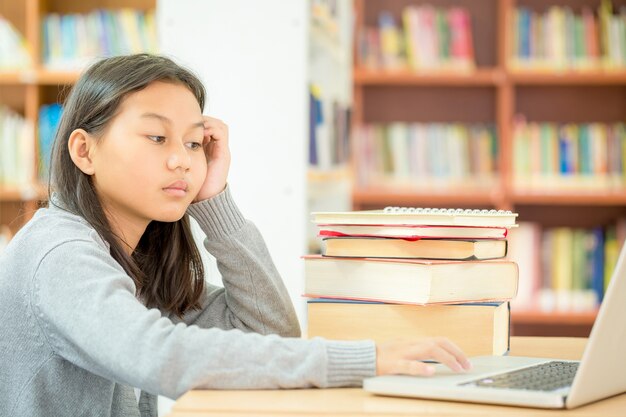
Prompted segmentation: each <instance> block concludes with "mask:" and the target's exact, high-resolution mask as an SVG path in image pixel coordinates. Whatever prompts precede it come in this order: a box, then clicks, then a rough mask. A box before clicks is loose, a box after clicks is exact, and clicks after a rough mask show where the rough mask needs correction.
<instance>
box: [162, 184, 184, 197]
mask: <svg viewBox="0 0 626 417" xmlns="http://www.w3.org/2000/svg"><path fill="white" fill-rule="evenodd" d="M187 187H188V186H187V182H186V181H183V180H178V181H174V182H173V183H171V184H170V185H168V186H167V187H165V188H163V191H165V193H166V194H169V195H171V196H173V197H184V196H185V195H187Z"/></svg>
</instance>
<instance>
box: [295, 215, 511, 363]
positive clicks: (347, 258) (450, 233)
mask: <svg viewBox="0 0 626 417" xmlns="http://www.w3.org/2000/svg"><path fill="white" fill-rule="evenodd" d="M516 217H517V214H515V213H511V212H509V211H496V210H461V209H456V210H455V209H412V208H410V209H406V208H397V207H388V208H386V209H384V210H369V211H353V212H334V213H329V212H326V213H314V222H315V223H316V224H317V226H318V228H319V236H320V237H321V238H322V239H323V245H322V254H321V255H309V256H305V257H304V260H305V295H306V296H307V297H309V298H311V300H309V302H308V335H309V337H315V336H321V337H325V338H329V339H345V340H355V339H373V340H375V341H376V342H379V343H380V342H385V341H389V340H393V339H400V338H420V337H435V336H443V337H447V338H449V339H451V340H452V341H453V342H455V343H456V344H457V345H458V346H459V347H461V349H463V350H464V351H465V352H466V354H468V355H502V354H505V353H506V352H507V351H508V349H509V328H510V323H509V322H510V310H509V303H508V301H509V300H510V299H512V298H513V297H514V296H515V294H516V292H517V286H518V267H517V264H516V263H515V262H511V261H507V260H502V259H501V258H504V257H505V256H506V253H507V239H506V236H507V232H508V229H509V228H511V227H515V220H516Z"/></svg>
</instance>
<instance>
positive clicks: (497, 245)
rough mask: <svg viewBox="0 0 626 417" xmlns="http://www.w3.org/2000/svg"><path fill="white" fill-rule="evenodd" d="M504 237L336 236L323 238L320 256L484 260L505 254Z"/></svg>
mask: <svg viewBox="0 0 626 417" xmlns="http://www.w3.org/2000/svg"><path fill="white" fill-rule="evenodd" d="M506 249H507V241H506V240H459V239H456V240H454V239H419V240H405V239H394V238H377V237H338V238H326V239H324V240H323V241H322V255H324V256H337V257H369V258H407V259H448V260H483V259H498V258H503V257H504V256H506Z"/></svg>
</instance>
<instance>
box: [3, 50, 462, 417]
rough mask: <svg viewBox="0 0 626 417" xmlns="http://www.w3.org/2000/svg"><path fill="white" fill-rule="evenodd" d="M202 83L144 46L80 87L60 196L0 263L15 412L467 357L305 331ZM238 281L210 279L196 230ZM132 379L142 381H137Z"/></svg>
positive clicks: (140, 404)
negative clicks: (193, 227) (241, 193)
mask: <svg viewBox="0 0 626 417" xmlns="http://www.w3.org/2000/svg"><path fill="white" fill-rule="evenodd" d="M204 100H205V91H204V88H203V86H202V84H201V83H200V81H199V80H198V79H197V78H196V77H195V76H194V75H192V74H191V73H190V72H189V71H187V70H185V69H183V68H181V67H180V66H178V65H177V64H175V63H174V62H172V61H171V60H169V59H167V58H164V57H159V56H152V55H146V54H139V55H131V56H121V57H114V58H108V59H104V60H102V61H100V62H98V63H96V64H95V65H93V66H91V67H90V68H89V69H88V70H87V71H86V72H85V73H84V75H83V76H82V77H81V78H80V80H79V81H78V82H77V83H76V85H75V87H74V88H73V90H72V91H71V93H70V95H69V97H68V99H67V101H66V103H65V109H64V113H63V117H62V119H61V123H60V126H59V129H58V132H57V135H56V138H55V145H54V149H53V161H52V168H51V183H52V184H51V187H52V190H53V191H54V192H52V193H51V195H50V200H49V201H50V204H49V207H48V208H45V209H40V210H39V211H38V212H37V213H36V214H35V216H34V217H33V218H32V220H31V221H29V222H28V224H26V225H25V226H24V227H23V228H22V229H21V230H20V232H19V233H18V234H17V235H16V236H15V237H14V238H13V240H12V241H11V242H10V244H9V246H8V247H7V248H6V249H5V252H4V253H3V257H2V258H1V260H0V333H1V334H2V338H1V339H0V347H1V348H2V349H1V356H0V415H7V416H8V415H19V416H57V415H59V416H60V415H97V416H102V415H110V416H139V415H142V416H155V415H156V395H157V394H161V395H165V396H168V397H171V398H177V397H179V396H180V395H182V394H183V393H185V392H186V391H187V390H190V389H192V388H217V389H234V388H237V389H246V388H296V387H337V386H355V385H360V384H361V382H362V380H363V378H365V377H369V376H373V375H376V374H379V375H381V374H390V373H406V374H413V375H429V374H432V373H433V368H432V366H429V365H427V364H425V363H423V362H421V361H420V360H424V359H434V360H437V361H440V362H443V363H444V364H446V365H447V366H449V367H450V368H452V369H453V370H456V371H462V370H464V369H468V368H469V366H470V365H469V362H468V361H467V359H466V357H465V356H464V355H463V353H462V352H461V351H460V350H459V349H458V348H457V347H456V346H454V345H453V344H452V343H451V342H449V341H448V340H445V339H434V340H426V341H423V340H422V341H416V342H403V343H390V344H387V345H382V346H376V345H375V344H374V343H373V342H372V341H367V340H365V341H352V342H341V341H329V340H324V339H321V338H316V339H312V340H305V339H300V338H298V336H299V335H300V330H299V326H298V322H297V320H296V316H295V314H294V310H293V307H292V305H291V303H290V301H289V297H288V295H287V292H286V290H285V287H284V286H283V283H282V281H281V279H280V277H279V276H278V273H277V271H276V269H275V267H274V265H273V263H272V261H271V260H270V256H269V253H268V251H267V248H266V247H265V244H264V243H263V240H262V238H261V236H260V235H259V233H258V231H257V229H256V228H255V227H254V226H253V225H252V224H251V223H250V222H248V221H246V220H245V219H244V217H243V216H242V215H241V213H240V212H239V210H238V209H237V206H236V205H235V203H234V202H233V200H232V198H231V195H230V192H229V189H228V187H227V182H226V179H227V173H228V169H229V165H230V153H229V149H228V129H227V127H226V125H225V124H224V123H222V122H221V121H219V120H217V119H214V118H211V117H203V116H202V109H203V107H204ZM188 215H191V216H192V217H194V218H195V219H196V220H197V221H198V222H199V224H200V226H201V227H202V229H203V231H204V232H205V233H206V235H207V238H206V240H205V243H204V245H205V247H206V250H208V251H209V252H210V253H211V254H213V255H214V256H215V258H216V259H217V262H218V267H219V270H220V272H221V274H222V276H223V281H224V288H218V287H215V286H211V285H209V284H208V283H205V282H204V280H203V276H204V271H203V268H202V262H201V260H200V256H199V252H198V249H197V248H196V246H195V245H194V241H193V239H192V235H191V232H190V227H189V217H188ZM133 387H134V388H135V392H133Z"/></svg>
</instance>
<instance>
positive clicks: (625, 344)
mask: <svg viewBox="0 0 626 417" xmlns="http://www.w3.org/2000/svg"><path fill="white" fill-rule="evenodd" d="M625 317H626V245H624V247H623V248H622V251H621V253H620V255H619V259H618V261H617V265H616V267H615V271H614V272H613V276H612V277H611V282H610V284H609V288H608V289H607V292H606V295H605V297H604V300H603V302H602V305H601V306H600V310H599V312H598V316H597V318H596V321H595V323H594V325H593V328H592V330H591V334H590V336H589V341H588V342H587V345H586V347H585V351H584V353H583V356H582V359H581V360H580V361H569V360H555V359H541V358H528V357H516V356H478V357H474V358H471V359H470V361H471V362H472V365H473V367H472V370H470V371H468V372H465V373H455V372H453V371H451V370H449V369H448V368H446V367H445V366H444V365H441V364H437V365H435V368H436V370H437V372H436V373H435V375H433V376H430V377H415V376H404V375H385V376H377V377H373V378H368V379H366V380H365V381H364V383H363V389H364V390H366V391H369V392H372V393H374V394H380V395H391V396H400V397H417V398H423V399H437V400H448V401H466V402H478V403H492V404H505V405H515V406H523V407H537V408H575V407H578V406H580V405H583V404H587V403H590V402H593V401H597V400H600V399H603V398H607V397H610V396H612V395H616V394H620V393H622V392H626V355H625V354H624V352H626V324H625V323H624V318H625ZM555 354H556V355H558V352H555Z"/></svg>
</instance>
